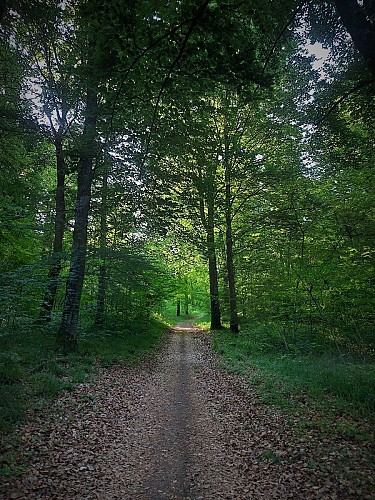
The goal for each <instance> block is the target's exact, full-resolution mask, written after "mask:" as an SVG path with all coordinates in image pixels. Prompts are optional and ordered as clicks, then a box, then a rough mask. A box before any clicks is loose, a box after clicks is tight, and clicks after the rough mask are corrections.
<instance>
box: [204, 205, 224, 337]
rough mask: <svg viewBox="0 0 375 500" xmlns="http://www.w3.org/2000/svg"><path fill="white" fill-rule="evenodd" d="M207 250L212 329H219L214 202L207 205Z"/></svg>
mask: <svg viewBox="0 0 375 500" xmlns="http://www.w3.org/2000/svg"><path fill="white" fill-rule="evenodd" d="M207 210H208V215H207V227H206V231H207V240H206V241H207V252H208V272H209V279H210V303H211V329H213V330H218V329H220V328H222V325H221V311H220V302H219V280H218V275H217V259H216V247H215V233H214V214H213V206H212V203H208V206H207Z"/></svg>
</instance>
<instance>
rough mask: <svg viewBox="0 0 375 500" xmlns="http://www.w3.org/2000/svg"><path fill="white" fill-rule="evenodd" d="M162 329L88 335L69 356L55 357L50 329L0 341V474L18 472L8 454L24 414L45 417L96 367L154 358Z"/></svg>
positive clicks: (138, 326)
mask: <svg viewBox="0 0 375 500" xmlns="http://www.w3.org/2000/svg"><path fill="white" fill-rule="evenodd" d="M167 326H168V325H167V324H166V323H165V322H162V321H160V320H156V319H152V320H151V321H150V322H139V323H133V324H132V325H131V327H130V326H129V325H128V327H126V325H123V326H122V327H121V328H111V329H104V328H102V329H100V330H98V329H93V330H91V331H88V332H86V334H85V335H84V336H82V338H81V339H80V340H79V350H78V352H76V353H73V354H70V355H68V356H65V357H63V356H60V355H58V354H57V353H56V351H55V338H54V331H53V330H52V328H45V329H41V328H32V329H30V330H29V331H19V332H17V333H14V334H12V335H3V336H2V337H1V341H2V342H1V344H2V347H1V353H0V435H1V436H2V441H3V445H4V446H5V450H7V449H8V451H5V452H4V453H3V454H2V457H1V458H0V474H1V475H12V474H15V473H18V472H19V471H21V470H22V467H23V466H22V464H19V463H18V462H17V460H16V459H15V457H14V456H13V452H12V450H11V447H12V444H14V443H15V442H16V441H17V435H16V431H17V427H18V426H19V425H20V424H21V423H22V422H23V421H25V418H26V416H27V414H28V412H31V413H32V412H40V411H44V409H45V407H46V405H47V404H49V402H51V400H53V398H55V397H56V396H57V394H59V393H60V392H61V391H64V390H72V389H73V388H74V386H75V385H76V384H78V383H81V382H83V381H85V380H86V379H87V377H88V376H89V375H90V374H92V373H93V372H94V370H95V367H96V366H97V365H98V364H99V365H101V366H110V365H113V364H118V365H132V364H135V363H137V362H139V361H140V360H141V359H142V358H143V357H145V356H146V355H150V354H151V353H152V352H155V349H156V348H157V347H158V346H159V345H160V343H161V340H162V337H163V333H164V332H165V330H166V328H167Z"/></svg>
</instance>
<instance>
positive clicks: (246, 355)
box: [213, 323, 375, 415]
mask: <svg viewBox="0 0 375 500" xmlns="http://www.w3.org/2000/svg"><path fill="white" fill-rule="evenodd" d="M213 335H214V337H213V345H214V349H215V350H216V351H217V352H218V353H219V354H220V355H221V356H222V357H223V361H224V363H225V364H226V366H228V367H229V368H230V369H233V370H236V371H239V372H240V373H244V374H246V375H247V376H249V377H250V378H251V380H252V381H253V383H256V384H257V385H258V387H259V389H260V392H261V394H262V397H263V398H264V400H265V401H269V402H272V403H277V404H282V405H288V404H290V403H291V402H293V401H294V402H297V403H298V401H303V399H304V395H307V396H308V397H310V398H312V399H313V400H314V399H316V400H317V401H319V403H320V404H323V405H324V404H334V405H336V406H341V407H342V408H343V409H345V410H347V411H349V412H352V413H353V414H356V413H357V414H365V415H371V414H372V413H373V412H374V410H375V363H374V360H373V359H369V360H368V361H367V362H364V361H363V359H362V358H359V357H358V356H356V355H355V353H353V352H351V351H348V350H347V351H344V346H343V349H342V354H341V355H339V353H338V352H337V349H336V346H335V342H333V341H329V339H328V340H327V339H324V338H319V337H316V338H315V339H311V337H309V332H308V331H306V332H305V337H304V338H303V339H301V340H300V341H299V342H298V343H295V342H294V340H293V333H292V332H291V331H290V330H289V331H288V330H287V329H285V325H282V324H277V323H275V324H267V325H258V326H252V327H243V329H242V331H241V333H240V335H238V336H236V337H233V335H231V334H230V333H229V332H228V331H215V332H214V334H213ZM325 402H326V403H325Z"/></svg>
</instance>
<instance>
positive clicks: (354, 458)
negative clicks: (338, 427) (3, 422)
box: [0, 324, 375, 500]
mask: <svg viewBox="0 0 375 500" xmlns="http://www.w3.org/2000/svg"><path fill="white" fill-rule="evenodd" d="M316 417H317V416H316V415H315V414H314V411H313V410H311V411H310V418H311V422H312V424H313V422H314V419H315V418H316ZM299 424H300V417H299V416H298V415H297V414H296V415H294V416H293V415H291V414H290V412H288V413H287V412H285V411H283V410H282V409H280V408H277V407H275V406H272V405H266V404H264V403H263V401H262V399H261V398H260V397H259V395H258V394H257V391H256V388H255V387H254V386H252V385H251V383H249V382H248V381H246V380H245V379H244V378H243V377H241V376H240V375H238V374H234V373H230V372H228V371H226V370H225V369H224V368H222V367H221V366H220V360H219V359H218V358H217V356H216V355H215V354H213V353H212V351H211V347H210V341H209V337H208V336H207V335H206V334H204V333H202V332H200V331H199V330H197V329H193V328H191V327H189V325H183V324H182V325H181V326H180V327H177V328H175V329H172V330H171V332H169V334H168V336H167V340H166V342H165V343H164V345H163V347H162V348H161V350H160V352H159V355H158V356H157V358H156V359H155V360H150V359H149V360H146V361H144V362H143V363H142V365H140V366H138V367H119V366H113V367H110V368H106V369H104V368H101V369H99V371H98V374H97V376H96V377H95V379H94V380H92V381H89V382H85V383H82V384H79V385H78V386H77V387H76V389H75V390H74V391H73V392H65V393H62V394H61V395H60V396H59V397H58V399H57V400H56V402H55V403H54V404H53V405H52V406H51V408H50V411H49V412H48V414H43V415H42V414H40V415H38V416H37V417H36V418H34V419H33V420H32V421H30V422H29V423H28V424H27V425H25V426H24V427H22V429H21V430H20V432H22V436H21V444H20V445H19V448H18V449H17V450H15V451H16V452H17V453H18V454H21V455H23V456H25V457H26V456H28V457H31V458H29V465H28V468H27V470H26V471H25V473H24V474H22V475H21V476H19V477H18V478H16V479H13V480H10V481H5V482H4V483H3V484H2V486H1V490H0V491H1V495H2V496H1V498H4V499H37V498H48V499H62V498H64V499H94V498H97V499H163V498H164V499H187V500H188V499H197V500H198V499H258V498H259V499H264V498H270V499H272V498H279V499H288V498H292V499H307V500H308V499H323V498H324V499H340V500H341V499H371V498H375V494H374V492H375V464H374V460H373V458H374V448H373V444H372V443H371V442H370V441H364V442H362V443H361V444H358V441H356V440H355V439H354V438H349V437H347V436H344V435H340V434H337V433H329V432H328V433H326V434H324V435H322V433H321V432H320V431H319V429H318V428H315V427H314V425H311V426H309V427H308V428H307V429H305V430H304V431H303V432H301V427H300V425H299Z"/></svg>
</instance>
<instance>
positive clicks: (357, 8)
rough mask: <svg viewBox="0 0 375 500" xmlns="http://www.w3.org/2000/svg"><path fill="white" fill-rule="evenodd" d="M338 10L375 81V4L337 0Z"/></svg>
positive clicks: (372, 2)
mask: <svg viewBox="0 0 375 500" xmlns="http://www.w3.org/2000/svg"><path fill="white" fill-rule="evenodd" d="M334 3H335V5H336V10H337V12H338V14H339V16H340V17H341V20H342V23H343V24H344V26H345V28H346V29H347V30H348V32H349V35H350V36H351V38H352V40H353V42H354V45H355V46H356V48H357V50H358V52H359V53H360V54H361V55H362V57H363V58H364V59H365V61H366V64H367V67H368V69H369V70H370V72H371V75H372V79H373V80H375V2H374V1H373V0H364V2H362V5H361V3H360V2H358V1H357V0H335V2H334Z"/></svg>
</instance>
